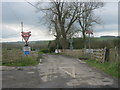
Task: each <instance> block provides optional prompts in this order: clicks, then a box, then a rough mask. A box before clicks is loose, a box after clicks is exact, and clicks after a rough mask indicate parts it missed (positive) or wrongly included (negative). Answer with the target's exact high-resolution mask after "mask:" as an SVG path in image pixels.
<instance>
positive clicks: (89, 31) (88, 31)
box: [85, 30, 93, 34]
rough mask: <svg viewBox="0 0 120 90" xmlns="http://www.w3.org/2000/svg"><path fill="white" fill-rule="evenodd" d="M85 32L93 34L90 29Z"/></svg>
mask: <svg viewBox="0 0 120 90" xmlns="http://www.w3.org/2000/svg"><path fill="white" fill-rule="evenodd" d="M85 32H86V34H93V31H92V30H86V31H85Z"/></svg>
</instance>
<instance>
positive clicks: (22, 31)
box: [21, 22, 23, 42]
mask: <svg viewBox="0 0 120 90" xmlns="http://www.w3.org/2000/svg"><path fill="white" fill-rule="evenodd" d="M21 32H23V22H21ZM22 42H23V37H22Z"/></svg>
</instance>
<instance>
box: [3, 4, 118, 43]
mask: <svg viewBox="0 0 120 90" xmlns="http://www.w3.org/2000/svg"><path fill="white" fill-rule="evenodd" d="M33 4H34V2H33ZM117 5H118V3H114V2H112V3H106V5H105V7H103V8H101V9H99V10H96V11H95V14H96V15H98V16H100V17H101V19H102V21H103V22H104V23H103V24H102V25H96V26H95V27H94V34H95V36H101V35H117V33H118V31H117V30H118V6H117ZM35 11H36V9H35V8H34V7H33V6H31V5H30V4H28V3H27V2H3V3H2V24H3V26H2V31H3V32H2V39H3V41H20V40H21V35H20V34H21V33H20V32H21V25H20V23H21V21H23V22H24V31H25V32H27V31H31V32H32V36H31V37H30V41H32V40H33V41H34V40H52V39H54V38H55V37H54V36H52V35H49V32H48V28H47V27H46V25H45V24H44V25H43V24H41V23H38V22H43V20H44V19H45V17H44V18H42V17H43V13H36V12H35Z"/></svg>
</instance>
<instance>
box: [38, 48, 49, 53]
mask: <svg viewBox="0 0 120 90" xmlns="http://www.w3.org/2000/svg"><path fill="white" fill-rule="evenodd" d="M40 51H41V52H43V53H49V52H50V51H49V49H41V50H40Z"/></svg>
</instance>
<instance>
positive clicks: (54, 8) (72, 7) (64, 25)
mask: <svg viewBox="0 0 120 90" xmlns="http://www.w3.org/2000/svg"><path fill="white" fill-rule="evenodd" d="M37 7H38V8H39V3H38V4H37ZM77 9H78V7H76V3H75V2H50V3H49V7H43V8H42V9H41V11H44V12H45V13H46V15H47V16H48V17H49V15H51V16H52V18H49V19H50V22H51V23H52V24H54V25H55V28H54V29H55V32H56V37H58V38H61V39H62V41H61V43H62V44H61V45H62V48H63V49H65V48H67V35H68V34H69V31H70V29H71V27H72V25H73V23H74V22H75V21H76V20H77V16H76V15H77ZM57 35H58V36H57Z"/></svg>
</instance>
